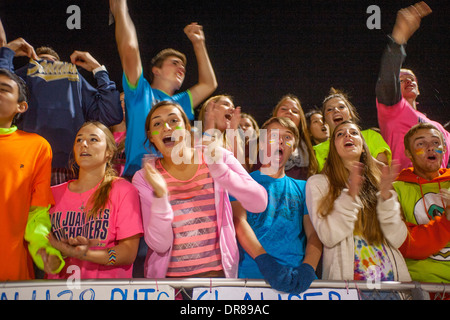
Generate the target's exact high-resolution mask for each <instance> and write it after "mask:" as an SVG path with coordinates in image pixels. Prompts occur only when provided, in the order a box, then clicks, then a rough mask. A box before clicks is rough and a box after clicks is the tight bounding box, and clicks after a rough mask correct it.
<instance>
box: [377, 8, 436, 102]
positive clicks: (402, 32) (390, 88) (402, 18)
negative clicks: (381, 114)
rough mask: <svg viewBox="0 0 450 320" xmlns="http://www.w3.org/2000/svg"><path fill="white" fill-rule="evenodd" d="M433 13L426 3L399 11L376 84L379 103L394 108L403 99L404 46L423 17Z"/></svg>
mask: <svg viewBox="0 0 450 320" xmlns="http://www.w3.org/2000/svg"><path fill="white" fill-rule="evenodd" d="M430 13H431V9H430V7H428V5H427V4H426V3H425V2H423V1H422V2H418V3H416V4H415V5H413V6H409V7H407V8H404V9H401V10H399V12H398V13H397V19H396V21H395V25H394V28H393V30H392V34H391V35H390V36H389V42H388V45H387V47H386V49H385V51H384V53H383V56H382V59H381V67H380V72H379V75H378V80H377V84H376V97H377V100H378V102H379V103H382V104H384V105H386V106H392V105H395V104H396V103H398V102H399V101H400V100H401V98H402V93H401V88H400V78H399V74H400V68H401V67H402V64H403V62H404V60H405V58H406V52H405V48H404V46H405V45H406V43H407V41H408V40H409V38H410V37H411V36H412V35H413V34H414V32H416V30H417V29H418V28H419V26H420V22H421V20H422V18H423V17H425V16H427V15H428V14H430Z"/></svg>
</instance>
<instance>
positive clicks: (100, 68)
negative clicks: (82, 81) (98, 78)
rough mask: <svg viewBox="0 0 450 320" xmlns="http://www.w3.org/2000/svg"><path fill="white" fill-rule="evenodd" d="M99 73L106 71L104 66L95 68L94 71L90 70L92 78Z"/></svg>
mask: <svg viewBox="0 0 450 320" xmlns="http://www.w3.org/2000/svg"><path fill="white" fill-rule="evenodd" d="M99 71H106V67H105V66H104V65H102V66H100V67H98V68H95V69H94V70H92V73H93V74H94V76H95V74H96V73H97V72H99Z"/></svg>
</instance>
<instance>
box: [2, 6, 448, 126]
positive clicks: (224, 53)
mask: <svg viewBox="0 0 450 320" xmlns="http://www.w3.org/2000/svg"><path fill="white" fill-rule="evenodd" d="M427 3H428V4H429V5H430V7H431V8H432V9H433V13H432V14H431V15H430V16H428V17H426V18H425V20H424V21H423V23H422V26H421V28H420V29H419V30H418V31H417V32H416V34H414V35H413V37H412V38H411V40H410V42H409V44H408V47H407V53H408V57H407V59H406V62H405V65H406V66H408V67H410V68H412V69H413V70H414V71H415V72H416V75H417V76H418V79H419V88H420V89H421V97H420V98H419V102H420V105H419V109H420V110H421V111H422V112H424V113H426V114H427V115H428V116H429V117H430V118H431V119H434V120H437V121H440V122H441V123H446V122H447V121H449V120H450V116H449V110H450V107H449V103H450V90H449V85H450V82H449V79H450V74H449V66H450V65H449V53H450V51H449V47H450V46H449V31H450V28H449V27H450V19H449V18H448V14H450V10H449V9H450V2H449V1H448V0H442V1H437V0H435V1H427ZM72 4H76V5H78V6H79V7H80V9H81V29H80V30H69V29H68V28H67V27H66V20H67V19H68V17H69V16H70V14H67V13H66V9H67V7H68V6H69V5H72ZM371 4H375V5H378V6H379V7H380V9H381V29H380V30H369V29H368V28H367V27H366V20H367V19H368V17H369V14H367V13H366V9H367V7H368V6H369V5H371ZM410 4H413V2H409V1H377V0H373V1H367V0H360V1H355V0H348V1H300V0H297V1H291V0H280V1H248V0H243V1H235V0H233V1H206V0H193V1H176V0H175V1H167V0H158V1H133V0H129V7H130V14H131V17H132V19H133V21H134V23H135V25H136V29H137V32H138V37H139V40H140V50H141V56H142V59H143V63H144V64H145V65H147V64H148V63H149V61H150V59H151V58H152V57H153V56H154V55H155V54H156V53H157V52H158V51H160V50H161V49H164V48H166V47H173V48H175V49H177V50H180V51H182V52H184V53H185V54H186V55H187V57H188V67H187V76H186V80H185V83H184V85H183V88H182V89H187V88H188V87H190V86H191V85H193V84H194V83H195V82H196V80H197V70H196V68H197V64H196V62H195V57H194V55H193V50H192V46H191V44H190V42H189V40H188V39H187V37H186V36H185V35H184V33H183V28H184V27H185V26H186V25H187V24H188V23H190V22H193V21H196V22H198V23H200V24H201V25H203V27H204V32H205V35H206V41H207V48H208V51H209V55H210V58H211V61H212V64H213V66H214V69H215V72H216V76H217V79H218V82H219V87H218V88H217V90H216V92H215V94H219V93H228V94H231V95H232V96H234V100H235V104H236V105H240V106H242V109H243V111H244V112H249V113H251V114H253V115H254V116H255V117H256V119H257V120H258V122H259V123H260V124H262V122H263V121H264V120H266V119H267V118H268V117H269V115H270V112H271V110H272V109H273V107H274V106H275V104H276V103H277V101H278V100H279V99H280V98H281V97H282V96H283V95H284V94H286V93H293V94H295V95H297V96H298V97H300V100H301V101H302V105H303V109H304V110H305V111H307V110H308V109H309V108H311V107H312V106H314V105H318V106H319V105H320V104H321V101H322V100H323V98H324V96H325V95H326V94H327V92H328V90H329V88H330V87H331V86H334V87H336V88H340V89H343V90H345V91H347V92H348V93H349V94H350V96H351V97H352V98H351V100H352V102H353V103H354V105H355V106H356V107H357V109H358V112H359V113H360V116H361V118H362V123H361V125H362V126H363V127H370V126H377V125H378V123H377V117H376V108H375V81H376V77H377V74H378V68H379V62H380V58H381V54H382V52H383V49H384V47H385V43H386V35H387V34H389V33H390V32H391V30H392V26H393V24H394V21H395V16H396V12H397V10H398V9H400V8H402V7H405V6H408V5H410ZM108 9H109V4H108V1H107V0H95V1H94V0H92V1H75V0H71V1H66V0H48V1H44V0H42V1H37V0H34V1H29V0H15V1H12V0H2V1H1V3H0V18H1V19H2V22H3V25H4V27H5V29H6V33H7V37H8V40H9V41H11V40H13V39H15V38H17V37H23V38H25V39H26V40H27V41H28V42H29V43H30V44H32V45H33V46H35V47H38V46H40V45H50V46H52V47H54V48H55V49H56V51H58V52H59V54H60V56H61V57H62V59H64V60H66V59H68V58H69V56H70V54H71V53H72V52H73V50H82V51H89V52H90V53H91V54H92V55H93V56H94V57H95V58H96V59H97V60H98V61H99V62H101V63H102V64H105V65H106V67H107V68H108V70H109V72H110V76H111V78H112V79H113V80H114V81H116V82H117V84H118V87H119V88H120V89H121V75H122V69H121V65H120V60H119V56H118V53H117V48H116V44H115V39H114V26H109V25H108ZM21 63H22V64H23V63H24V60H21V59H16V64H17V65H20V64H21ZM147 71H148V70H147V68H145V72H147ZM83 74H84V75H86V77H87V79H88V80H89V79H91V78H89V77H90V75H89V74H87V73H83Z"/></svg>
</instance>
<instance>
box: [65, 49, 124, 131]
mask: <svg viewBox="0 0 450 320" xmlns="http://www.w3.org/2000/svg"><path fill="white" fill-rule="evenodd" d="M70 61H71V62H72V63H73V64H75V65H77V66H80V67H82V68H84V69H86V70H87V71H90V72H93V74H94V78H95V80H96V81H97V87H95V88H94V87H92V86H91V85H90V84H89V83H88V82H87V81H86V79H84V78H83V77H81V75H80V79H81V84H82V86H81V94H82V105H83V112H84V116H85V118H86V120H87V121H89V120H92V121H100V122H102V123H103V124H104V125H106V126H108V127H110V126H113V125H116V124H118V123H120V122H122V120H123V110H122V105H121V103H120V92H119V91H118V90H117V87H116V84H115V82H114V81H111V79H110V78H109V74H108V72H107V70H106V68H105V67H104V66H102V65H101V64H100V63H99V62H98V61H97V60H96V59H95V58H94V57H93V56H92V55H91V54H90V53H89V52H85V51H74V52H73V53H72V54H71V56H70Z"/></svg>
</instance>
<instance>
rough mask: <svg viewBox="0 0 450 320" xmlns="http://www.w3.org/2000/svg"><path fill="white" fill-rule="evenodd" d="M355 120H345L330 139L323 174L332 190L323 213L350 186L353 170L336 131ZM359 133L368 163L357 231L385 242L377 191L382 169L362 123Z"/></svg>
mask: <svg viewBox="0 0 450 320" xmlns="http://www.w3.org/2000/svg"><path fill="white" fill-rule="evenodd" d="M349 123H350V124H354V125H356V123H354V122H353V121H350V120H348V121H344V122H342V123H340V124H339V125H337V126H336V128H335V130H334V132H333V134H332V135H331V139H330V151H329V153H328V158H327V160H326V161H325V165H324V168H323V170H322V172H321V173H322V174H324V175H326V176H327V178H328V182H329V187H330V188H329V191H328V194H327V195H326V196H324V197H323V198H322V200H321V202H320V204H319V210H318V212H319V215H321V216H322V217H326V216H327V215H328V214H329V213H330V212H331V210H332V209H333V207H334V202H335V201H336V199H337V198H338V197H339V196H340V195H341V193H342V190H343V189H344V188H347V182H348V177H349V171H348V170H347V169H346V168H345V166H344V163H343V161H342V159H341V157H340V156H339V154H338V152H337V150H336V145H335V139H336V138H335V134H334V133H335V132H337V129H338V128H339V127H340V126H342V125H344V124H349ZM356 127H357V128H358V132H359V135H360V136H361V138H362V141H363V152H362V154H361V158H360V162H361V163H363V164H364V169H363V173H362V175H363V176H364V181H363V185H362V187H361V190H360V193H359V198H360V199H361V202H362V209H361V210H360V211H359V213H358V220H357V222H356V224H355V232H356V233H357V234H360V235H362V236H363V237H364V239H366V240H367V242H368V243H369V244H381V243H383V241H384V235H383V232H382V231H381V227H380V223H379V221H378V216H377V211H376V207H377V195H376V194H377V192H378V191H379V184H380V176H381V172H380V169H379V168H378V166H377V164H376V163H375V161H374V159H373V157H372V156H371V155H370V152H369V148H368V147H367V144H366V142H365V141H364V137H363V136H362V135H361V129H360V127H359V126H358V125H356Z"/></svg>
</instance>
